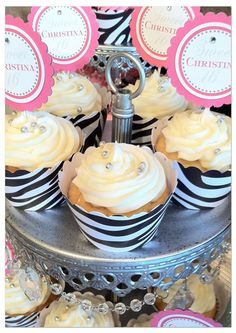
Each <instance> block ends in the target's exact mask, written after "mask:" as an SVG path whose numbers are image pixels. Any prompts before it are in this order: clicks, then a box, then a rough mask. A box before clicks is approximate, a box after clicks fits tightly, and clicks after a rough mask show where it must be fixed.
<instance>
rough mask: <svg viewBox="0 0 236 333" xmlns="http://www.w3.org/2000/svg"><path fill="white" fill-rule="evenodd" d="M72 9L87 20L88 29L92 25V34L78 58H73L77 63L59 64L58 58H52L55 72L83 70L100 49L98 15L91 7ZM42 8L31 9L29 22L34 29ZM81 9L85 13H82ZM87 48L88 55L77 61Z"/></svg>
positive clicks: (88, 36)
mask: <svg viewBox="0 0 236 333" xmlns="http://www.w3.org/2000/svg"><path fill="white" fill-rule="evenodd" d="M68 7H69V6H68ZM72 7H73V8H74V9H75V10H76V11H78V12H79V13H80V15H81V16H82V17H83V19H84V20H85V23H86V25H87V27H88V25H90V34H89V33H88V34H87V41H86V42H85V46H84V48H83V49H82V50H81V51H80V52H79V53H78V54H77V55H76V56H74V57H73V58H74V59H75V61H74V62H72V63H71V64H58V63H56V62H55V59H56V58H54V57H52V65H53V68H54V70H55V71H61V70H69V71H75V70H76V69H78V68H82V67H83V66H84V65H86V64H88V63H89V61H90V59H91V58H92V57H93V56H94V54H95V50H96V48H97V47H98V38H99V33H98V28H99V26H98V22H97V20H96V15H95V14H94V12H93V11H92V9H91V7H75V6H72ZM41 8H42V7H32V8H31V12H30V13H29V15H28V21H29V23H30V24H31V25H32V27H33V26H34V19H35V15H36V14H37V12H38V10H39V9H41ZM44 8H45V9H47V8H48V7H44ZM81 9H82V10H83V11H81ZM39 17H40V16H39ZM39 17H38V18H39ZM88 30H89V29H88ZM89 39H90V42H89V43H88V41H89ZM85 48H87V51H86V53H85V54H84V55H83V56H82V57H81V58H80V59H78V60H76V58H77V57H78V56H79V55H80V54H81V53H83V52H84V50H85ZM73 58H71V59H73ZM60 60H62V59H60ZM67 60H68V59H67Z"/></svg>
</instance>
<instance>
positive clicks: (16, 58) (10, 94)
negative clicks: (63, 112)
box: [5, 16, 53, 110]
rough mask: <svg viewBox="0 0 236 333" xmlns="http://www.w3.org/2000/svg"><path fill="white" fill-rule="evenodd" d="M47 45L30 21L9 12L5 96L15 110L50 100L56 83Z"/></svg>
mask: <svg viewBox="0 0 236 333" xmlns="http://www.w3.org/2000/svg"><path fill="white" fill-rule="evenodd" d="M52 75H53V69H52V67H51V57H50V56H49V55H48V54H47V47H46V45H45V44H44V43H43V42H42V41H41V39H40V37H39V36H38V34H37V33H35V32H34V31H33V30H32V28H31V27H30V25H29V24H27V23H24V22H23V21H22V20H21V19H19V18H13V17H12V16H6V29H5V96H6V104H8V105H10V106H11V107H12V108H13V109H16V110H26V109H27V110H34V109H36V108H38V107H40V106H41V105H42V103H44V102H46V101H47V98H48V96H49V95H50V94H51V87H52V85H53V79H52Z"/></svg>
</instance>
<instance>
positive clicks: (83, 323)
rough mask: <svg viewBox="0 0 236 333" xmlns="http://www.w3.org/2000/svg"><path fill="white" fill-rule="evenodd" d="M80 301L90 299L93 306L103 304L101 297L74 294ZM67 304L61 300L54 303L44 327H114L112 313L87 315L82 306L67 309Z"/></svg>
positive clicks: (74, 305)
mask: <svg viewBox="0 0 236 333" xmlns="http://www.w3.org/2000/svg"><path fill="white" fill-rule="evenodd" d="M72 294H74V295H76V296H77V298H78V299H80V300H83V299H88V300H89V301H91V303H92V305H93V306H97V305H98V304H100V303H103V302H104V301H105V300H104V299H103V300H101V299H100V298H99V297H96V296H92V295H91V294H90V293H89V294H90V295H88V293H85V296H84V295H82V294H81V293H79V292H73V293H72ZM66 305H67V303H65V301H64V300H63V299H62V298H61V299H60V300H59V301H54V302H53V303H52V304H51V306H50V309H49V310H50V311H49V313H48V314H47V315H46V318H45V321H44V324H43V327H104V328H105V327H114V321H113V317H112V314H111V312H108V313H107V314H103V313H99V312H97V311H96V312H95V311H91V312H90V313H87V312H86V311H84V310H83V309H82V306H81V305H80V304H72V305H69V306H68V307H66Z"/></svg>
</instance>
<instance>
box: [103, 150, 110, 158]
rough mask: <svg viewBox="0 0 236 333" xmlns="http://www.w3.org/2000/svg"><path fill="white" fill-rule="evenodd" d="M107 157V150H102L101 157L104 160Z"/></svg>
mask: <svg viewBox="0 0 236 333" xmlns="http://www.w3.org/2000/svg"><path fill="white" fill-rule="evenodd" d="M108 155H109V152H108V151H107V150H103V152H102V157H104V158H106V157H108Z"/></svg>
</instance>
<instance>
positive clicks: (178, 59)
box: [167, 13, 231, 107]
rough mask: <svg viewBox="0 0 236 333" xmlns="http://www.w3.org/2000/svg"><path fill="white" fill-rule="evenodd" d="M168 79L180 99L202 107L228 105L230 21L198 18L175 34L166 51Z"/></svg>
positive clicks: (216, 17)
mask: <svg viewBox="0 0 236 333" xmlns="http://www.w3.org/2000/svg"><path fill="white" fill-rule="evenodd" d="M167 65H168V75H169V76H170V77H171V82H172V84H173V85H174V86H175V87H176V88H177V90H178V92H179V93H180V94H181V95H184V96H185V97H186V98H187V99H188V100H190V101H193V102H194V103H196V104H198V105H203V106H205V107H211V106H221V105H222V104H230V103H231V20H230V17H228V16H226V15H225V14H223V13H220V14H213V13H208V14H207V15H205V16H203V15H200V16H198V17H197V18H196V19H195V20H193V21H189V22H187V23H186V24H185V26H184V27H183V28H181V29H179V30H178V32H177V35H176V36H175V37H174V38H173V39H172V41H171V46H170V48H169V49H168V64H167Z"/></svg>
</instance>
